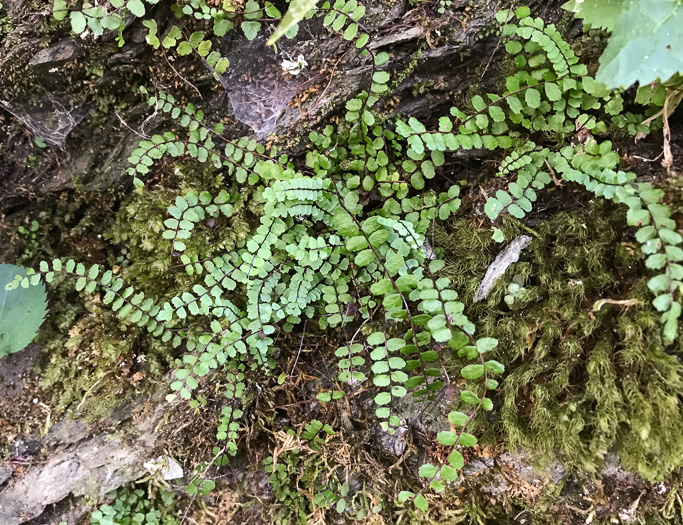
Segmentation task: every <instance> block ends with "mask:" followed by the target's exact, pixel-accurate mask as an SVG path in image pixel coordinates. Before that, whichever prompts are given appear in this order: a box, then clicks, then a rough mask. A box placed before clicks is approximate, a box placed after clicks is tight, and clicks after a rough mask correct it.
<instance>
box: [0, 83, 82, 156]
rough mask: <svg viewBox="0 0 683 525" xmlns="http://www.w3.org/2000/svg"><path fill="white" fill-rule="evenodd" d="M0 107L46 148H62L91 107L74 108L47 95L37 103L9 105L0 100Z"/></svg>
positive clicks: (72, 105)
mask: <svg viewBox="0 0 683 525" xmlns="http://www.w3.org/2000/svg"><path fill="white" fill-rule="evenodd" d="M0 105H1V106H2V107H3V108H4V109H5V110H6V111H7V112H8V113H10V114H11V115H13V116H14V117H15V118H17V119H18V120H19V121H21V123H22V124H24V126H26V127H27V128H28V130H29V131H30V132H31V134H32V135H33V136H34V137H40V138H42V139H43V141H44V142H45V144H47V145H48V146H62V145H63V144H64V141H65V140H66V137H67V135H68V134H69V133H71V131H72V130H73V129H74V128H75V127H76V126H77V125H78V124H79V123H80V122H81V121H82V120H83V119H84V118H85V117H86V116H87V115H88V113H89V112H90V109H91V108H92V106H90V105H88V104H86V105H83V106H76V105H75V104H73V103H71V102H68V101H66V100H63V99H62V100H60V99H58V98H57V97H55V96H54V95H52V94H50V93H47V94H46V96H45V98H43V99H42V100H40V101H39V102H38V103H35V104H29V103H24V104H21V103H11V102H7V101H4V100H0Z"/></svg>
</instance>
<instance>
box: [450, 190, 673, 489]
mask: <svg viewBox="0 0 683 525" xmlns="http://www.w3.org/2000/svg"><path fill="white" fill-rule="evenodd" d="M621 215H622V214H621V211H620V210H617V209H615V208H614V207H613V206H610V205H609V204H605V203H600V204H594V205H592V206H590V208H589V209H588V211H585V212H575V213H561V214H559V215H557V216H556V217H555V218H554V219H552V220H551V221H549V222H546V223H542V224H540V225H539V226H538V227H537V228H536V232H537V234H538V237H537V238H536V239H535V240H534V241H533V242H532V244H531V245H530V246H529V248H527V250H526V251H525V252H524V253H523V255H522V258H521V262H519V263H517V264H516V265H515V267H513V268H511V269H510V270H509V271H508V273H507V274H506V276H505V278H504V279H501V281H500V282H499V283H498V284H497V285H496V287H495V288H494V290H493V292H492V293H491V295H490V297H489V298H488V300H487V301H485V302H483V303H480V304H476V305H473V306H472V307H471V312H470V313H469V315H471V316H472V317H473V318H477V319H478V320H479V321H478V324H479V326H480V327H481V333H482V334H485V335H487V336H491V337H495V338H497V339H498V340H499V341H500V347H499V348H500V350H499V354H498V355H499V358H501V359H502V360H504V361H505V364H506V369H507V370H508V373H507V375H506V377H505V379H504V381H503V383H502V399H500V400H498V401H499V402H502V408H501V411H500V423H499V430H502V431H503V432H504V434H505V439H506V440H507V442H508V445H509V446H510V447H512V448H515V447H528V448H532V449H533V450H534V451H535V452H536V453H537V454H538V457H539V458H545V459H549V458H551V457H553V456H555V455H557V454H558V453H559V454H560V455H561V456H563V459H564V460H566V461H567V462H568V463H569V465H570V466H572V467H577V468H582V469H586V470H589V471H595V470H596V469H597V468H598V465H599V464H600V460H601V459H602V458H603V456H604V455H605V453H606V452H607V451H608V450H615V451H616V452H617V453H618V454H619V456H620V457H621V460H622V463H623V465H624V466H625V467H626V468H628V469H630V470H634V471H637V472H638V473H640V474H641V475H642V476H643V477H645V478H646V479H648V480H651V481H656V480H662V479H665V478H666V477H667V476H668V475H669V474H671V472H673V471H674V470H675V469H676V468H678V467H680V466H681V458H682V457H683V434H681V432H680V429H681V428H683V407H681V404H680V402H679V400H678V395H679V393H680V392H681V388H682V387H683V365H681V363H680V362H679V360H678V359H677V358H676V357H675V356H674V355H672V353H673V352H677V351H680V343H681V338H680V336H679V339H678V341H677V342H676V343H675V344H674V345H672V346H670V347H665V346H664V344H663V341H662V338H661V334H660V332H661V329H660V326H659V323H658V316H657V313H656V312H655V311H653V309H652V308H651V307H650V305H649V295H648V294H649V291H648V290H647V286H646V283H645V281H643V280H641V277H640V276H642V275H644V274H645V273H646V271H645V269H644V268H643V265H642V256H640V255H639V254H638V252H637V250H636V247H635V244H634V243H633V242H632V240H631V237H630V232H629V231H628V230H627V228H626V227H624V226H623V224H624V223H625V221H624V219H623V217H622V216H621ZM507 229H508V230H510V229H514V227H513V226H510V225H508V226H507ZM513 233H514V232H513ZM489 237H490V231H489V230H476V229H474V230H473V229H468V228H467V227H466V225H465V224H464V223H459V224H457V225H456V233H455V234H453V235H452V236H451V240H450V243H449V244H448V245H447V253H451V254H453V255H452V256H451V261H452V266H451V270H452V271H453V273H454V275H455V278H456V279H457V280H459V282H460V284H461V286H462V289H463V291H464V295H465V296H466V297H467V298H470V297H471V296H472V294H473V292H474V290H475V289H476V287H477V286H478V284H479V280H480V279H481V277H482V276H483V274H484V272H485V269H486V267H487V265H488V263H489V262H490V260H491V258H492V256H493V255H492V254H491V253H490V251H491V250H492V244H493V243H492V241H491V240H490V239H489ZM508 238H510V235H508ZM496 251H497V249H496ZM482 254H483V256H482ZM515 274H517V275H521V276H522V278H523V279H524V281H525V282H526V285H525V287H526V289H527V292H526V293H525V295H524V296H523V304H522V305H521V307H520V306H518V305H515V309H514V311H510V309H509V308H508V307H507V305H506V304H505V303H504V301H503V300H502V299H503V296H504V294H505V292H506V290H507V286H508V284H509V283H510V282H511V280H512V278H513V276H514V275H515ZM604 300H607V301H604ZM599 301H603V302H602V303H601V302H599Z"/></svg>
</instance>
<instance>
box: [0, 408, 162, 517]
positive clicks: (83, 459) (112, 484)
mask: <svg viewBox="0 0 683 525" xmlns="http://www.w3.org/2000/svg"><path fill="white" fill-rule="evenodd" d="M167 409H168V407H167V405H166V403H160V404H158V405H157V406H156V408H155V409H154V410H151V411H150V412H149V414H148V415H147V416H146V417H145V418H143V419H140V420H137V421H135V422H132V421H131V420H126V421H121V422H120V424H119V425H118V427H117V431H116V432H115V433H111V432H109V431H103V432H98V433H96V434H94V435H90V432H92V431H93V429H92V428H87V427H86V426H85V425H84V423H83V422H69V423H67V422H64V423H63V424H58V425H55V426H54V427H53V429H52V431H51V432H50V433H49V434H48V435H47V436H46V438H45V439H44V440H43V442H42V443H39V442H37V441H36V442H26V441H25V440H24V441H22V444H21V445H20V446H22V447H24V448H26V447H33V448H35V447H39V446H41V445H42V444H44V445H46V446H48V447H50V448H51V450H49V454H48V456H47V460H46V461H45V462H44V463H42V464H38V465H36V466H34V467H32V468H29V469H28V470H27V471H26V472H25V474H23V476H18V477H17V479H11V480H10V479H9V478H10V475H7V473H6V472H5V471H4V470H0V475H2V476H4V477H5V480H4V482H5V486H3V487H2V490H0V523H2V524H3V525H19V524H21V523H24V522H26V521H28V520H30V519H33V518H36V517H38V516H40V515H41V514H42V513H43V511H44V510H45V508H46V507H47V506H48V505H50V504H53V503H58V502H60V501H62V500H65V499H66V498H68V497H70V496H76V497H79V496H90V497H92V498H94V499H95V500H97V499H99V498H102V497H104V496H105V495H106V494H107V493H108V492H110V491H112V490H114V489H116V488H118V487H120V486H122V485H124V484H126V483H130V482H132V481H135V480H136V479H138V478H140V477H142V476H143V475H145V474H148V473H149V471H148V469H147V468H145V466H144V463H145V461H147V460H148V459H149V457H150V456H151V454H152V451H153V449H154V446H155V444H156V441H157V438H158V435H156V433H155V432H154V428H155V427H156V425H157V424H158V422H159V421H161V419H162V418H163V416H164V414H165V413H166V411H167ZM46 452H48V451H46ZM7 468H8V467H5V469H7ZM9 470H10V474H11V469H9ZM0 477H1V476H0ZM1 483H2V482H0V484H1Z"/></svg>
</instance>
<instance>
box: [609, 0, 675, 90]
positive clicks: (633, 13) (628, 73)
mask: <svg viewBox="0 0 683 525" xmlns="http://www.w3.org/2000/svg"><path fill="white" fill-rule="evenodd" d="M596 1H597V0H596ZM681 27H683V5H682V4H681V3H680V2H678V1H673V0H631V1H630V2H629V3H628V5H627V8H626V9H625V10H624V11H623V12H622V14H621V16H620V17H619V19H618V20H617V22H616V23H615V24H614V28H613V32H612V36H611V37H610V39H609V42H608V43H607V47H606V48H605V51H604V53H603V54H602V56H601V57H600V68H599V69H598V73H597V75H596V79H597V80H599V81H601V82H604V83H605V84H607V86H608V87H611V88H616V87H620V86H623V87H628V86H630V85H631V84H633V83H635V82H639V83H640V85H645V84H649V83H650V82H653V81H655V80H657V79H658V78H659V79H661V80H668V79H669V78H670V77H672V76H673V75H674V74H676V73H677V72H681V71H683V31H681Z"/></svg>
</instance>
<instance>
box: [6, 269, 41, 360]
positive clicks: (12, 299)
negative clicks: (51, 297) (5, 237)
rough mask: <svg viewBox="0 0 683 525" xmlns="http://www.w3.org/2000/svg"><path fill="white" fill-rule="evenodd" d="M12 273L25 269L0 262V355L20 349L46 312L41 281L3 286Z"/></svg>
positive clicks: (24, 273) (37, 327)
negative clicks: (29, 284) (7, 288)
mask: <svg viewBox="0 0 683 525" xmlns="http://www.w3.org/2000/svg"><path fill="white" fill-rule="evenodd" d="M16 275H26V270H25V269H24V268H21V267H20V266H14V265H12V264H0V358H1V357H3V356H6V355H8V354H11V353H14V352H18V351H20V350H23V349H24V348H25V347H26V345H28V344H29V343H30V342H31V341H32V340H33V338H34V337H35V336H36V333H38V329H39V328H40V325H41V324H42V323H43V320H44V319H45V314H46V312H47V295H46V294H45V285H43V284H38V285H35V286H30V287H29V288H23V287H19V288H16V289H14V290H5V286H6V285H7V284H8V283H10V282H12V281H13V280H14V277H15V276H16ZM0 366H2V365H0Z"/></svg>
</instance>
